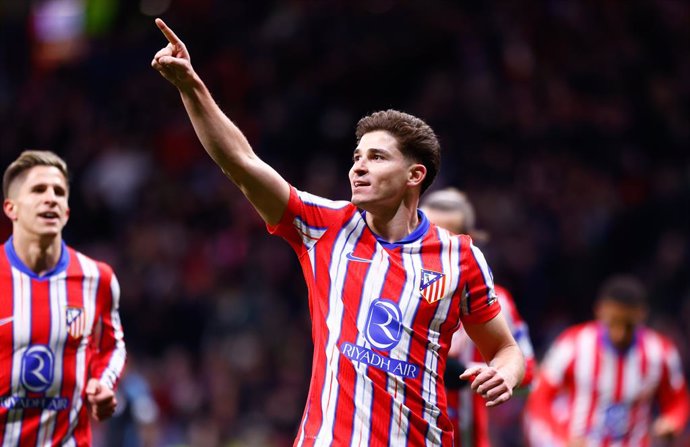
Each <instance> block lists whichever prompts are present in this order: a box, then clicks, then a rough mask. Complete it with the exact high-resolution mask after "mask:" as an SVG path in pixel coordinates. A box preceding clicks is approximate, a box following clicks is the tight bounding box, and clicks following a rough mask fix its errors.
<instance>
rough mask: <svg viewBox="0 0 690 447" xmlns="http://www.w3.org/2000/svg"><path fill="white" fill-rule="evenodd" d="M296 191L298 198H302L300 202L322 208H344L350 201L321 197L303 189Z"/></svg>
mask: <svg viewBox="0 0 690 447" xmlns="http://www.w3.org/2000/svg"><path fill="white" fill-rule="evenodd" d="M296 191H297V195H298V196H299V198H300V199H302V202H304V203H305V204H307V205H316V206H319V207H322V208H328V209H331V210H339V209H342V208H345V207H346V206H348V205H350V202H349V201H347V200H329V199H324V198H323V197H319V196H315V195H313V194H310V193H308V192H304V191H298V190H296Z"/></svg>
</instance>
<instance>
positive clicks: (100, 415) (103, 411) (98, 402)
mask: <svg viewBox="0 0 690 447" xmlns="http://www.w3.org/2000/svg"><path fill="white" fill-rule="evenodd" d="M86 401H87V402H88V405H89V412H90V413H91V417H93V418H94V419H95V420H97V421H103V420H105V419H108V418H109V417H110V416H112V415H113V413H114V412H115V407H116V406H117V399H115V392H114V391H113V390H111V389H110V388H109V387H107V386H105V385H103V384H102V383H101V381H100V380H98V379H89V382H88V383H87V384H86Z"/></svg>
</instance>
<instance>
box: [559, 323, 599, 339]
mask: <svg viewBox="0 0 690 447" xmlns="http://www.w3.org/2000/svg"><path fill="white" fill-rule="evenodd" d="M592 332H595V333H596V332H597V323H596V321H585V322H583V323H578V324H574V325H572V326H568V327H566V328H565V329H564V330H563V332H561V333H560V334H559V335H558V337H556V341H555V343H563V344H566V343H571V342H574V341H575V340H577V339H579V338H580V337H583V336H586V335H587V334H591V333H592Z"/></svg>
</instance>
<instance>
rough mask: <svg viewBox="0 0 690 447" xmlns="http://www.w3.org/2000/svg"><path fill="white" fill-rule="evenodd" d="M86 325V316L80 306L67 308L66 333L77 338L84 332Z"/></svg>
mask: <svg viewBox="0 0 690 447" xmlns="http://www.w3.org/2000/svg"><path fill="white" fill-rule="evenodd" d="M85 326H86V316H85V315H84V309H83V308H81V307H68V308H67V333H69V334H70V335H71V336H72V337H74V338H79V337H81V335H82V334H83V333H84V327H85Z"/></svg>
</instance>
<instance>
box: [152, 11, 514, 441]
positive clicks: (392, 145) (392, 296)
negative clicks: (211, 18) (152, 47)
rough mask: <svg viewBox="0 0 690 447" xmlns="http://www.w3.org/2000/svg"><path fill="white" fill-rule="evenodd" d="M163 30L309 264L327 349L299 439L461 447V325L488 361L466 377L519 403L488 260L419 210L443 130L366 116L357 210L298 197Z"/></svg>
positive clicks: (234, 158) (159, 66)
mask: <svg viewBox="0 0 690 447" xmlns="http://www.w3.org/2000/svg"><path fill="white" fill-rule="evenodd" d="M156 24H157V25H158V27H159V28H160V30H161V31H162V32H163V34H164V35H165V37H166V38H167V40H168V42H169V43H168V44H167V46H166V47H165V48H163V49H161V50H160V51H159V52H158V53H157V54H156V55H155V56H154V59H153V61H152V63H151V64H152V66H153V67H154V68H155V69H156V70H158V71H159V72H160V74H161V75H162V76H163V77H165V78H166V79H167V80H168V81H170V82H171V83H172V84H174V85H175V86H176V87H177V89H178V90H179V93H180V95H181V97H182V102H183V104H184V106H185V108H186V110H187V113H188V115H189V117H190V119H191V121H192V124H193V126H194V129H195V131H196V133H197V135H198V137H199V139H200V140H201V142H202V144H203V146H204V148H205V149H206V151H207V152H208V153H209V155H210V156H211V157H212V158H213V160H214V161H215V162H216V163H217V164H218V165H219V166H220V168H221V169H222V170H223V172H224V173H225V175H227V176H228V178H229V179H230V180H232V181H233V182H234V183H235V184H236V185H237V186H238V187H239V188H240V190H241V191H242V192H243V193H244V194H245V196H246V197H247V198H248V200H249V201H250V202H251V203H252V205H253V206H254V207H255V208H256V210H257V211H258V213H259V214H260V215H261V217H262V218H263V219H264V221H265V222H266V223H267V226H268V229H269V231H270V232H271V233H273V234H276V235H280V236H281V237H283V238H285V239H286V240H287V241H288V242H289V243H290V245H291V246H292V248H293V249H294V250H295V252H296V253H297V255H298V258H299V261H300V263H301V266H302V270H303V273H304V277H305V279H306V282H307V286H308V289H309V309H310V312H311V318H312V327H313V329H312V337H313V340H314V355H313V365H312V376H311V386H310V390H309V396H308V399H307V405H306V408H305V411H304V416H303V418H302V422H301V424H300V426H299V430H298V433H297V438H296V440H295V445H297V446H344V445H348V446H349V445H353V444H354V445H390V446H419V445H427V446H441V445H443V446H448V445H452V443H453V429H452V425H451V422H450V420H449V418H448V416H447V414H446V395H445V390H444V387H443V380H442V375H443V371H444V367H445V360H446V356H447V353H448V348H449V347H450V342H451V337H452V335H453V333H454V332H455V330H456V329H457V327H458V324H459V323H460V320H461V319H462V321H463V323H464V324H465V328H466V330H467V332H468V334H469V335H470V336H471V337H472V339H473V340H474V341H475V342H476V343H477V346H478V347H479V349H480V350H481V351H482V354H483V355H484V357H485V358H486V359H487V360H488V364H486V365H479V366H476V367H474V368H470V369H468V370H467V371H465V373H464V374H463V377H464V378H471V379H472V384H471V387H472V389H473V390H475V391H477V392H478V393H480V394H481V395H482V396H484V397H485V398H486V399H487V404H488V405H497V404H500V403H502V402H504V401H506V400H507V399H509V398H510V396H511V395H512V392H513V388H514V387H515V386H516V385H517V384H519V383H520V381H521V380H522V376H523V372H524V360H523V357H522V354H521V353H520V349H519V348H518V346H517V344H516V343H515V340H514V339H513V337H512V336H511V335H510V331H509V330H508V327H507V324H506V322H505V320H504V319H503V318H502V317H501V316H500V314H499V311H500V305H499V304H498V301H497V300H496V296H495V292H494V290H493V283H492V280H491V276H490V274H489V269H488V266H487V265H486V262H485V260H484V257H483V255H482V253H481V252H480V251H479V250H478V249H477V248H476V247H474V246H473V245H472V243H471V240H470V238H469V237H467V236H453V235H451V234H450V233H449V232H448V231H446V230H442V229H440V228H438V227H435V226H434V225H432V224H430V223H429V221H428V220H427V218H426V217H425V216H424V214H423V213H421V212H419V211H418V210H417V205H418V203H419V197H420V194H421V193H422V192H423V191H424V190H425V189H426V188H427V187H428V186H429V185H430V184H431V182H432V181H433V178H434V176H435V174H436V172H437V170H438V167H439V161H440V156H439V150H440V149H439V145H438V140H437V139H436V136H435V134H434V132H433V131H432V129H431V128H430V127H429V126H428V125H426V124H425V123H424V122H423V121H422V120H420V119H418V118H415V117H413V116H411V115H408V114H405V113H401V112H398V111H395V110H387V111H383V112H377V113H374V114H372V115H369V116H367V117H364V118H363V119H361V120H360V122H359V123H358V125H357V131H356V136H357V143H358V144H357V147H356V148H355V150H354V154H353V155H354V156H353V164H352V167H351V168H350V172H349V178H350V184H351V188H352V199H351V202H346V201H340V202H336V201H331V200H327V199H323V198H320V197H316V196H314V195H311V194H308V193H306V192H301V191H298V190H297V189H295V188H294V187H292V186H291V185H289V184H288V183H287V182H286V181H285V180H284V179H283V178H282V177H281V176H280V175H279V174H278V173H277V172H276V171H275V170H274V169H273V168H271V167H270V166H268V165H267V164H266V163H264V162H263V161H262V160H261V159H259V157H258V156H257V155H256V154H255V153H254V151H253V150H252V148H251V146H250V145H249V143H248V142H247V140H246V138H245V137H244V135H243V134H242V132H241V131H240V130H239V129H238V128H237V127H236V126H235V125H234V124H233V123H232V122H231V121H230V119H228V118H227V117H226V116H225V115H224V114H223V113H222V111H221V110H220V108H219V107H218V106H217V105H216V104H215V102H214V100H213V98H212V97H211V95H210V93H209V91H208V90H207V88H206V87H205V85H204V83H203V82H202V81H201V79H200V78H199V76H198V75H197V74H196V72H195V71H194V69H193V68H192V65H191V63H190V58H189V53H188V52H187V49H186V48H185V45H184V44H183V43H182V41H180V39H179V38H178V37H177V36H176V35H175V34H174V33H173V31H172V30H171V29H170V28H168V27H167V26H166V25H165V23H163V21H162V20H160V19H158V20H156Z"/></svg>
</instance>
